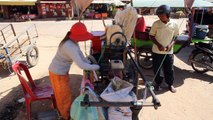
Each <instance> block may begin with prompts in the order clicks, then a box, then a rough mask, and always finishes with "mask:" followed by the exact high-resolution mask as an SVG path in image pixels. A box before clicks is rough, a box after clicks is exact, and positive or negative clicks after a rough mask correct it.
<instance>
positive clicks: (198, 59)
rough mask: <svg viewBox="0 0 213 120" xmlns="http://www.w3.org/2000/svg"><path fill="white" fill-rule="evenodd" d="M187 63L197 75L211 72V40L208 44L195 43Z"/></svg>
mask: <svg viewBox="0 0 213 120" xmlns="http://www.w3.org/2000/svg"><path fill="white" fill-rule="evenodd" d="M195 48H196V49H195V50H193V51H192V53H191V55H190V57H189V61H190V62H191V66H192V68H193V69H194V70H195V71H196V72H198V73H205V72H208V71H213V40H211V41H210V42H209V43H202V42H199V43H195Z"/></svg>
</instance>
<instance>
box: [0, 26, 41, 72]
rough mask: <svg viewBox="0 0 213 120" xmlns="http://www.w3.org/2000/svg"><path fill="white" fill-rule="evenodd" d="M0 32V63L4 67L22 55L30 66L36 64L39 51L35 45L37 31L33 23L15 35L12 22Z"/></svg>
mask: <svg viewBox="0 0 213 120" xmlns="http://www.w3.org/2000/svg"><path fill="white" fill-rule="evenodd" d="M11 31H12V32H11ZM0 32H1V39H0V65H2V67H3V68H4V69H10V67H11V65H12V64H13V63H15V62H16V61H18V60H20V59H21V57H23V56H24V57H26V61H27V64H28V65H29V66H30V67H33V66H35V65H36V64H37V62H38V55H39V52H38V48H37V46H36V40H37V38H38V32H37V29H36V25H35V24H34V25H31V26H30V27H28V28H27V29H26V30H24V31H23V32H22V33H20V34H19V35H16V33H15V31H14V28H13V25H12V24H9V25H7V26H5V27H4V28H3V29H1V30H0Z"/></svg>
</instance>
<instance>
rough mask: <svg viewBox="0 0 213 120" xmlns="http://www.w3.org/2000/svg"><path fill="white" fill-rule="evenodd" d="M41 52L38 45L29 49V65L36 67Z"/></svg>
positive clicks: (27, 55) (27, 54)
mask: <svg viewBox="0 0 213 120" xmlns="http://www.w3.org/2000/svg"><path fill="white" fill-rule="evenodd" d="M38 58H39V52H38V48H37V47H36V46H32V47H30V48H29V49H28V50H27V53H26V59H27V64H28V65H29V67H34V66H36V65H37V63H38Z"/></svg>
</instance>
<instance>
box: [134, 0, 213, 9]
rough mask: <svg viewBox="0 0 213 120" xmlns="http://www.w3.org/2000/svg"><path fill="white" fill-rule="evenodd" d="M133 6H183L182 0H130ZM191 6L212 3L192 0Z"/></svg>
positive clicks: (207, 5)
mask: <svg viewBox="0 0 213 120" xmlns="http://www.w3.org/2000/svg"><path fill="white" fill-rule="evenodd" d="M132 2H133V7H159V6H160V5H168V6H170V7H178V8H181V7H185V5H184V0H132ZM192 7H213V3H211V2H208V1H204V0H194V3H193V4H192Z"/></svg>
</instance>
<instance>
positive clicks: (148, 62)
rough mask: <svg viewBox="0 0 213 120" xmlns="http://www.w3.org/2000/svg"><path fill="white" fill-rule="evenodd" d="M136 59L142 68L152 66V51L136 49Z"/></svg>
mask: <svg viewBox="0 0 213 120" xmlns="http://www.w3.org/2000/svg"><path fill="white" fill-rule="evenodd" d="M137 59H138V63H139V65H140V66H141V67H142V68H144V69H150V68H152V66H153V64H152V52H151V50H149V49H142V50H139V51H138V54H137Z"/></svg>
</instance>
